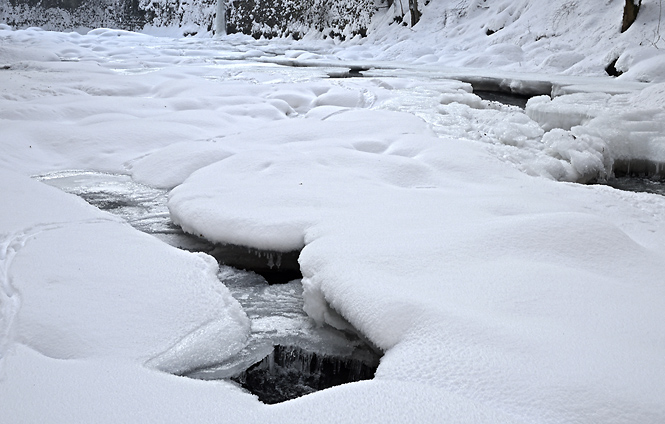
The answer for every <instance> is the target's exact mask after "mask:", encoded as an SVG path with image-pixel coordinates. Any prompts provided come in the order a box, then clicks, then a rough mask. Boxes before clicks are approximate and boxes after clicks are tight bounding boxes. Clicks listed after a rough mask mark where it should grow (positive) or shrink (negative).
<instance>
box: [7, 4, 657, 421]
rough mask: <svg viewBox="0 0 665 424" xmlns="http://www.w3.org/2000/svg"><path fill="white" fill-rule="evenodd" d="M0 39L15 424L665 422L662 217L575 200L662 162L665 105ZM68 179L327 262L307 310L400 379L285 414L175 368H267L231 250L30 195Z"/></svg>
mask: <svg viewBox="0 0 665 424" xmlns="http://www.w3.org/2000/svg"><path fill="white" fill-rule="evenodd" d="M611 3H612V2H611ZM615 3H616V2H614V3H612V5H614V4H615ZM580 7H581V6H580ZM613 7H614V6H613ZM506 28H508V27H506ZM500 33H501V31H499V32H497V33H496V34H500ZM483 37H487V36H486V35H483ZM0 40H1V41H0V42H1V43H2V44H0V68H2V69H0V89H1V91H0V128H2V130H1V131H0V167H1V168H2V171H1V173H2V178H0V187H2V188H1V191H0V193H2V196H3V201H2V202H1V203H0V237H1V239H0V240H1V241H0V247H1V248H2V250H1V252H0V279H1V284H0V287H1V288H2V291H1V292H0V308H1V309H0V310H1V311H2V313H1V314H0V316H1V321H0V330H1V331H2V333H1V334H2V342H1V343H0V355H1V356H0V366H1V367H2V368H1V371H2V375H1V377H0V378H1V380H0V399H2V405H3V408H2V409H3V419H7V420H8V421H9V422H44V421H46V422H49V421H50V422H64V421H67V422H83V421H87V422H91V421H92V422H100V421H101V422H119V421H125V422H126V421H136V420H137V417H139V418H138V420H141V421H160V422H183V421H188V422H189V421H195V422H213V421H233V422H354V421H365V422H391V421H393V422H448V421H453V422H487V423H497V422H548V423H567V422H626V423H628V422H646V423H657V422H661V421H663V420H665V402H664V401H663V398H662V393H663V392H665V329H664V327H663V324H662V323H663V322H665V284H664V283H663V280H662V275H664V274H665V254H664V253H663V252H665V221H664V219H663V214H662V211H663V210H665V209H664V208H665V199H663V198H662V197H659V196H656V195H652V194H644V193H640V194H638V193H627V192H621V191H617V190H614V189H612V188H610V187H606V186H584V185H579V184H572V183H569V182H566V181H578V180H582V181H584V180H592V179H598V178H603V177H604V176H607V175H609V174H611V173H612V169H613V168H612V167H613V166H614V164H615V162H616V161H618V160H633V159H635V160H643V159H649V160H654V161H662V160H663V159H665V158H663V156H660V155H662V153H663V151H662V141H663V133H664V131H663V127H662V125H663V116H664V114H665V112H664V110H663V109H664V108H663V100H664V99H665V89H664V88H663V85H662V84H653V83H652V84H636V83H635V81H634V80H635V79H638V78H637V77H636V76H635V75H634V74H630V72H628V73H627V74H625V75H627V76H626V77H622V78H620V79H618V80H613V79H610V78H609V77H606V78H600V77H595V78H571V77H568V76H565V77H561V76H551V77H549V76H546V75H541V76H540V78H541V79H546V80H548V81H550V82H551V83H553V84H554V85H555V86H556V90H557V94H561V96H559V97H556V98H554V99H549V98H545V97H536V98H533V99H531V100H530V101H529V103H528V104H527V107H526V110H521V109H519V108H516V107H509V106H505V105H500V104H496V103H492V102H487V101H483V100H481V99H480V98H479V97H478V96H476V95H474V94H473V93H472V92H471V91H472V87H471V86H470V85H469V84H466V83H463V82H460V81H455V80H450V79H447V78H445V73H446V72H455V73H465V72H466V71H465V70H462V69H456V70H452V71H450V70H448V71H446V70H443V69H439V70H438V71H439V73H434V74H432V73H431V69H432V68H429V67H418V66H410V67H408V69H406V67H405V68H404V69H392V70H390V75H388V74H383V75H382V74H381V72H384V73H385V72H388V70H386V69H383V70H375V71H372V72H374V73H372V72H367V75H368V77H366V78H350V79H333V78H328V77H327V74H328V72H330V71H331V69H330V67H329V65H330V62H332V61H337V62H342V61H341V60H340V58H341V59H343V58H353V57H352V56H355V60H360V59H362V58H363V51H364V52H366V53H367V54H368V55H369V57H373V58H374V57H378V56H381V55H384V54H386V55H387V54H389V53H390V52H389V50H388V49H383V48H382V47H375V46H373V45H371V44H365V45H360V44H358V45H353V44H354V43H349V44H347V45H345V46H340V45H335V43H332V42H315V41H313V40H310V41H306V42H303V43H300V44H292V43H291V42H288V41H284V40H281V41H280V40H276V41H273V42H270V43H269V42H266V41H252V40H248V39H245V38H243V37H227V38H224V39H209V40H205V39H196V40H192V39H166V38H153V37H150V36H146V35H139V34H132V33H126V32H121V31H113V30H96V31H93V32H92V33H90V34H88V35H79V34H75V33H74V34H62V33H47V32H43V31H38V30H28V31H12V30H10V29H8V28H3V29H1V30H0ZM343 48H348V49H346V50H344V49H343ZM382 49H383V50H382ZM626 52H628V50H626ZM628 53H630V52H628ZM628 53H625V54H628ZM466 54H467V57H470V56H468V54H469V52H466ZM401 57H403V58H406V56H401ZM421 57H425V56H421ZM461 57H462V53H460V56H459V57H458V59H459V58H461ZM250 58H260V59H261V61H256V62H255V61H250V60H248V59H250ZM277 60H282V61H290V60H291V61H292V60H296V61H297V60H301V61H309V62H316V63H318V64H319V65H320V67H315V68H289V67H284V66H278V65H275V64H274V63H270V62H271V61H273V62H274V61H277ZM451 60H452V59H451ZM455 60H457V59H455ZM368 64H370V65H376V62H374V61H368ZM326 66H328V67H326ZM594 66H595V65H594ZM386 68H387V67H386ZM589 69H590V68H589ZM527 70H528V71H536V70H538V69H537V67H535V66H531V65H529V67H528V68H527ZM513 71H514V70H513ZM473 72H478V71H468V73H473ZM483 72H485V73H489V71H487V70H485V71H483ZM570 72H572V71H570ZM631 75H633V76H632V77H631ZM649 75H651V76H653V79H654V80H656V79H657V75H658V74H657V73H655V72H653V73H650V74H649ZM493 76H494V77H496V78H503V79H505V81H506V83H507V84H508V85H511V84H513V85H514V86H517V85H520V84H521V85H524V84H526V85H529V84H530V83H529V82H528V81H530V78H532V77H533V74H531V76H529V75H524V76H523V78H521V79H520V77H519V75H517V74H515V73H512V74H508V73H507V72H503V73H502V72H499V71H495V72H494V74H493ZM524 81H527V82H524ZM622 131H623V133H622ZM621 134H625V135H626V136H622V135H621ZM661 158H663V159H661ZM67 169H89V170H95V171H106V172H115V173H125V174H128V175H131V176H132V177H133V178H134V179H135V180H137V181H140V182H143V183H147V184H150V185H153V186H156V187H163V188H168V189H172V191H171V194H170V199H169V208H170V212H171V215H172V218H173V219H174V221H176V222H178V223H179V224H180V225H182V226H183V228H185V229H186V230H188V231H191V232H194V233H196V234H202V235H203V236H205V237H206V238H208V239H210V240H213V241H223V242H233V243H238V244H243V245H246V246H250V247H257V248H271V249H277V250H291V249H294V248H303V250H302V253H301V256H300V258H299V262H300V266H301V270H302V273H303V276H304V279H303V290H304V297H305V305H304V309H305V311H306V312H307V314H308V315H309V316H310V318H311V319H312V320H314V322H316V323H318V324H320V325H331V326H334V327H344V326H345V325H346V322H350V323H351V324H352V325H353V326H354V327H355V328H357V329H359V330H360V331H361V332H362V334H363V335H364V336H365V337H367V338H368V339H369V340H371V341H372V342H373V343H374V344H376V345H377V346H378V347H380V348H381V349H383V350H384V351H385V355H384V357H383V358H382V360H381V364H380V365H379V368H378V371H377V375H376V377H375V378H374V379H373V380H371V381H366V382H360V383H353V384H347V385H343V386H339V387H335V388H332V389H329V390H324V391H321V392H317V393H314V394H311V395H308V396H304V397H302V398H299V399H296V400H292V401H289V402H285V403H283V404H279V405H274V406H266V405H263V404H261V403H260V402H258V401H257V400H256V398H255V397H253V396H251V395H249V394H247V393H245V392H243V391H241V390H240V389H239V388H238V387H237V386H236V385H234V384H232V383H229V382H226V381H216V382H202V381H195V380H192V379H187V378H183V377H176V376H174V375H171V374H169V373H182V372H185V370H187V369H191V368H196V367H200V366H201V365H202V364H206V365H209V364H214V363H218V362H221V361H224V360H225V359H226V358H229V357H231V356H232V355H234V354H235V353H236V352H238V351H240V350H241V349H243V348H244V347H245V345H246V343H247V337H248V334H249V331H250V327H249V326H250V323H249V321H248V319H247V316H246V315H245V312H244V311H243V310H242V309H241V307H240V305H239V304H238V302H236V301H235V300H234V299H233V298H231V296H230V295H229V292H228V290H227V288H226V287H224V285H223V284H221V283H220V282H219V280H218V279H217V278H216V271H217V268H216V264H214V262H213V261H212V260H211V259H210V258H209V257H207V256H205V255H200V254H199V255H196V254H190V253H186V252H181V251H177V250H175V249H173V248H171V247H169V246H167V245H165V244H163V243H161V242H159V241H158V240H156V239H153V238H150V237H149V236H147V235H143V234H140V233H137V232H136V231H135V230H133V229H131V228H130V227H129V226H128V225H127V224H125V223H123V222H121V221H120V220H119V219H117V218H114V217H112V216H111V215H109V214H107V213H104V212H100V211H98V210H97V209H95V208H92V207H90V206H89V205H87V204H85V202H83V201H82V200H80V199H76V198H74V197H72V196H71V195H68V194H65V193H63V192H60V191H58V190H57V189H55V188H52V187H47V186H45V185H44V184H42V183H40V182H38V181H35V180H34V179H32V178H31V176H33V175H36V174H43V173H46V172H52V171H62V170H67ZM162 371H167V372H162Z"/></svg>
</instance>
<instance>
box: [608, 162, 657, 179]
mask: <svg viewBox="0 0 665 424" xmlns="http://www.w3.org/2000/svg"><path fill="white" fill-rule="evenodd" d="M612 171H613V172H614V175H615V176H616V177H637V178H651V179H664V178H665V163H663V162H656V161H652V160H646V159H617V160H615V161H614V164H613V165H612Z"/></svg>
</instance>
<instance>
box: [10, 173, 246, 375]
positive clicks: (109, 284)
mask: <svg viewBox="0 0 665 424" xmlns="http://www.w3.org/2000/svg"><path fill="white" fill-rule="evenodd" d="M1 176H2V178H0V181H1V184H2V191H3V193H4V200H3V202H2V206H1V207H0V217H1V218H2V219H0V222H1V223H2V224H1V225H2V227H1V228H0V234H2V240H3V246H4V247H5V249H6V250H5V251H4V252H3V259H7V258H8V257H7V256H6V255H7V254H10V255H11V257H10V259H11V262H9V263H7V262H5V263H4V272H3V276H2V278H3V282H2V285H3V296H2V299H1V300H0V302H1V303H0V306H2V311H3V328H2V330H3V332H2V336H3V340H4V342H3V345H2V348H3V350H2V351H1V352H0V358H3V359H4V357H5V356H6V354H7V350H8V349H13V348H12V346H13V345H14V344H15V343H19V344H23V345H26V346H28V347H30V348H32V349H34V350H36V351H38V352H40V353H41V354H43V355H45V356H48V357H51V358H58V359H73V358H79V359H82V358H99V357H116V358H127V359H131V360H134V361H137V362H139V363H143V362H145V361H148V360H149V359H151V358H155V357H156V358H155V359H153V360H152V361H150V362H148V366H149V367H156V368H159V369H161V370H164V371H168V372H174V373H179V372H183V371H186V370H190V369H192V368H197V367H200V366H203V365H209V364H211V363H216V362H219V361H222V360H224V359H226V358H228V357H229V356H231V355H233V354H234V353H235V352H236V351H238V350H239V349H241V348H242V347H243V346H244V343H245V340H246V338H247V335H248V332H249V321H248V319H247V317H246V315H245V313H244V312H243V311H242V309H241V308H240V305H239V304H238V303H237V301H236V300H235V299H233V298H232V297H231V295H230V293H229V291H228V289H226V287H224V286H223V285H222V284H221V283H220V282H219V280H218V279H217V277H216V274H217V263H216V262H215V261H214V260H213V259H212V258H210V257H209V256H206V255H203V254H190V253H187V252H183V251H179V250H177V249H174V248H171V247H169V246H167V245H166V244H164V243H162V242H160V241H158V240H157V239H155V238H153V237H150V236H147V235H145V234H142V233H139V232H137V231H136V230H134V229H132V228H131V227H129V226H128V225H127V224H124V223H122V222H119V221H118V219H117V218H114V217H112V216H111V215H108V214H106V213H103V212H100V211H98V210H97V209H95V208H93V207H91V206H89V205H87V204H86V203H85V202H83V201H82V200H80V199H78V198H76V197H73V196H70V195H67V194H65V193H62V192H60V191H59V190H57V189H54V188H51V187H47V186H45V185H44V184H41V183H39V182H36V181H33V180H30V179H29V178H27V177H22V176H18V175H15V174H12V173H8V172H5V171H3V172H2V173H1ZM40 204H41V206H40ZM46 205H47V206H46ZM17 211H25V212H21V213H20V214H17ZM56 253H57V254H56ZM54 299H57V301H54ZM10 305H13V306H11V307H10ZM146 311H149V313H146ZM9 314H11V315H9Z"/></svg>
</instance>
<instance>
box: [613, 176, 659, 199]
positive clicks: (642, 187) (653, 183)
mask: <svg viewBox="0 0 665 424" xmlns="http://www.w3.org/2000/svg"><path fill="white" fill-rule="evenodd" d="M605 184H606V185H608V186H610V187H614V188H616V189H618V190H624V191H633V192H637V193H652V194H659V195H661V196H665V181H663V180H660V179H651V178H648V177H627V176H623V177H615V178H610V179H609V180H607V182H606V183H605Z"/></svg>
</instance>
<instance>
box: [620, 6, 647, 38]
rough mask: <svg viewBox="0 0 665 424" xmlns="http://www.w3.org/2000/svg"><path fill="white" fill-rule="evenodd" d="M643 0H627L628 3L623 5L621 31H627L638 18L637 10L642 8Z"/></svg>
mask: <svg viewBox="0 0 665 424" xmlns="http://www.w3.org/2000/svg"><path fill="white" fill-rule="evenodd" d="M641 5H642V0H626V5H625V6H624V7H623V24H622V25H621V32H624V31H626V30H627V29H628V28H630V26H631V25H632V24H633V22H635V19H637V12H638V11H639V10H640V6H641Z"/></svg>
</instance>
